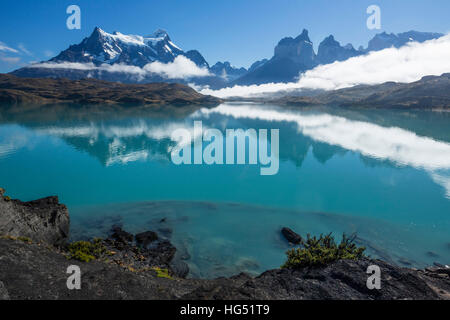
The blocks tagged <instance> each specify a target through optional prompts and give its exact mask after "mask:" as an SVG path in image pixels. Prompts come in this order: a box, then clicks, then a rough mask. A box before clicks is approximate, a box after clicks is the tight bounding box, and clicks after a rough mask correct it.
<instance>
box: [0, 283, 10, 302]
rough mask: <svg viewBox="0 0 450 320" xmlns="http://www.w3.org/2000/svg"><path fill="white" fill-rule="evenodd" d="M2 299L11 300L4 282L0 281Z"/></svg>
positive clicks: (0, 297)
mask: <svg viewBox="0 0 450 320" xmlns="http://www.w3.org/2000/svg"><path fill="white" fill-rule="evenodd" d="M0 300H9V294H8V290H6V288H5V285H4V284H3V282H1V281H0Z"/></svg>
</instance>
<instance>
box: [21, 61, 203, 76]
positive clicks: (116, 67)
mask: <svg viewBox="0 0 450 320" xmlns="http://www.w3.org/2000/svg"><path fill="white" fill-rule="evenodd" d="M29 67H31V68H48V69H75V70H85V71H105V72H113V73H126V74H130V75H135V76H138V77H140V78H141V79H143V78H144V77H145V76H150V75H152V74H157V75H160V76H162V77H163V78H166V79H185V78H193V77H205V76H209V75H210V73H209V71H208V69H207V68H200V67H198V66H197V65H196V64H195V63H194V62H192V61H191V60H190V59H188V58H186V57H184V56H178V57H176V58H175V59H174V61H173V62H169V63H161V62H157V61H156V62H152V63H149V64H147V65H145V66H144V67H142V68H140V67H137V66H131V65H126V64H113V65H109V64H102V65H100V66H96V65H94V64H93V63H91V62H90V63H78V62H59V63H55V62H44V63H38V64H33V65H30V66H29Z"/></svg>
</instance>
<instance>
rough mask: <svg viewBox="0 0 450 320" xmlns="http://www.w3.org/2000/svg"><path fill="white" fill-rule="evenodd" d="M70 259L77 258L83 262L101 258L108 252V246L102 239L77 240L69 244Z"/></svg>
mask: <svg viewBox="0 0 450 320" xmlns="http://www.w3.org/2000/svg"><path fill="white" fill-rule="evenodd" d="M68 251H69V255H68V258H69V259H75V260H79V261H83V262H89V261H91V260H95V259H98V258H101V257H102V256H103V255H105V254H107V253H108V252H107V250H106V247H105V246H104V245H103V243H102V240H101V239H94V240H93V241H92V242H89V241H77V242H73V243H71V244H69V246H68Z"/></svg>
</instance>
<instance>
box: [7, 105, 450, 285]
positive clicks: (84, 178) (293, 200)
mask: <svg viewBox="0 0 450 320" xmlns="http://www.w3.org/2000/svg"><path fill="white" fill-rule="evenodd" d="M58 110H59V112H55V111H54V110H53V111H52V112H48V113H47V112H45V111H39V112H27V110H24V111H23V112H20V113H18V112H16V113H9V112H2V114H1V115H0V186H1V187H4V188H5V189H6V191H7V195H10V196H11V197H13V198H18V199H21V200H32V199H36V198H40V197H45V196H49V195H58V196H59V198H60V202H62V203H64V204H66V205H67V206H68V208H69V212H70V215H71V233H72V238H73V239H82V238H88V237H92V236H105V235H106V234H107V233H108V230H109V229H110V227H111V226H112V225H113V224H122V225H123V226H124V228H125V229H127V230H129V231H131V232H134V233H136V232H141V231H146V230H155V231H159V233H160V234H161V235H162V236H166V237H170V238H171V240H172V242H173V243H174V245H175V246H177V248H178V253H177V254H179V255H180V256H181V257H182V258H183V259H185V260H186V262H187V263H188V264H189V266H190V270H191V272H190V276H191V277H209V278H211V277H217V276H229V275H233V274H236V273H238V272H241V271H246V272H249V273H253V274H257V273H259V272H262V271H264V270H267V269H270V268H276V267H279V266H280V265H281V264H282V263H283V262H284V257H285V251H286V250H287V249H288V248H289V245H288V244H287V243H286V242H285V241H284V240H283V239H282V238H281V236H280V229H281V227H284V226H287V227H290V228H292V229H293V230H295V231H296V232H297V233H299V234H301V235H303V236H304V235H306V234H307V233H311V234H320V233H329V232H333V234H334V235H335V236H336V238H340V236H341V234H342V233H343V232H346V233H348V234H350V233H355V232H356V234H357V236H358V237H357V241H358V243H359V244H362V245H365V246H366V247H367V253H368V254H369V255H371V256H373V257H379V258H382V259H384V260H387V261H390V262H393V263H396V264H398V265H403V266H414V267H425V266H427V265H431V264H433V262H440V263H443V264H448V263H450V113H449V112H431V111H400V110H381V109H380V110H360V109H341V108H333V107H323V108H301V109H299V108H289V107H279V106H272V105H262V104H253V103H225V104H222V105H219V106H218V107H215V108H200V109H197V110H193V109H190V108H186V109H181V108H175V107H170V108H169V107H168V108H167V109H166V108H159V109H155V110H152V111H149V112H140V113H139V114H133V113H132V112H127V113H115V114H112V113H110V114H98V113H95V114H94V113H89V112H85V111H84V112H81V111H80V112H76V111H73V112H66V111H65V110H64V109H58ZM83 110H84V109H83ZM196 120H201V121H202V123H203V126H204V127H205V128H217V129H219V130H220V131H221V132H225V130H226V129H232V128H236V129H237V128H242V129H244V130H245V129H248V128H254V129H257V130H258V129H269V130H270V129H279V135H280V137H279V138H280V141H279V142H280V143H279V159H280V164H279V171H278V173H277V174H276V175H272V176H262V175H260V165H248V164H247V165H205V164H203V165H175V164H173V163H172V162H171V159H170V150H171V148H173V147H174V145H176V142H174V141H172V140H171V134H172V132H173V130H175V129H177V128H186V129H188V130H191V129H192V127H193V123H194V121H196Z"/></svg>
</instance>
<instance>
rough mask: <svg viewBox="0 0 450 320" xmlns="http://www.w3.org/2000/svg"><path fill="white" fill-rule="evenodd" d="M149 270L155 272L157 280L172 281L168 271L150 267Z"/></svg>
mask: <svg viewBox="0 0 450 320" xmlns="http://www.w3.org/2000/svg"><path fill="white" fill-rule="evenodd" d="M151 270H153V271H156V276H157V277H158V278H167V279H173V278H172V277H171V276H170V275H169V270H167V269H162V268H160V267H152V268H151Z"/></svg>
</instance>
